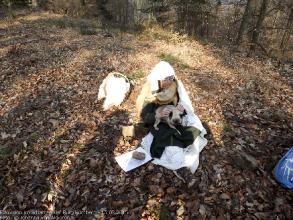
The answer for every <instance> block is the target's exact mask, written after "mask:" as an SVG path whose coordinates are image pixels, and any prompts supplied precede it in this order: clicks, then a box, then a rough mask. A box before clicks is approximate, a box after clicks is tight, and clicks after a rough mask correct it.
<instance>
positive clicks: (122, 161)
mask: <svg viewBox="0 0 293 220" xmlns="http://www.w3.org/2000/svg"><path fill="white" fill-rule="evenodd" d="M134 151H139V152H143V153H144V154H145V159H144V160H137V159H134V158H132V153H133V152H134ZM151 159H152V157H151V156H150V155H149V154H148V153H147V152H146V151H145V150H144V149H143V148H142V147H138V148H137V149H136V150H133V151H130V152H127V153H125V154H122V155H119V156H117V157H115V160H116V161H117V163H118V164H119V166H120V167H121V168H122V169H123V170H124V171H125V172H128V171H130V170H132V169H134V168H136V167H139V166H141V165H143V164H145V163H146V162H148V161H150V160H151Z"/></svg>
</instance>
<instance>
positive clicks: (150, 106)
mask: <svg viewBox="0 0 293 220" xmlns="http://www.w3.org/2000/svg"><path fill="white" fill-rule="evenodd" d="M177 87H178V79H177V78H176V76H175V72H174V70H173V68H172V67H171V65H170V64H169V63H167V62H164V61H161V62H160V63H159V64H157V65H156V66H155V68H154V69H153V71H152V73H151V74H150V75H149V77H148V82H147V83H146V84H145V85H144V86H143V89H142V92H141V94H140V96H139V97H138V100H137V103H138V106H139V107H138V108H140V110H139V113H140V117H141V119H142V121H143V123H144V125H145V126H147V127H148V128H149V130H150V132H151V134H152V135H153V141H152V143H151V147H150V154H151V156H152V157H153V158H160V157H161V156H162V154H163V152H164V150H165V148H166V147H168V146H177V147H180V148H186V147H188V146H189V145H191V144H192V143H193V142H194V141H195V139H196V138H197V137H198V136H199V135H200V133H201V131H200V130H199V129H198V128H196V127H194V126H184V125H182V124H176V125H175V127H176V129H174V128H171V127H170V126H169V125H168V124H167V123H159V125H158V130H157V129H155V128H154V123H155V121H156V119H160V118H165V117H168V116H169V115H170V113H171V111H172V108H171V107H170V105H174V104H175V105H176V108H177V110H179V111H181V112H182V113H184V114H186V109H184V107H183V105H182V104H181V100H180V97H179V94H178V90H177V89H178V88H177ZM174 100H175V103H174ZM162 105H163V106H164V107H163V109H162V110H161V111H156V110H157V109H158V108H159V107H160V106H162ZM178 131H179V132H178Z"/></svg>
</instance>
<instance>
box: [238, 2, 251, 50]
mask: <svg viewBox="0 0 293 220" xmlns="http://www.w3.org/2000/svg"><path fill="white" fill-rule="evenodd" d="M253 1H254V0H248V1H247V4H246V8H245V12H244V14H243V17H242V21H241V25H240V28H239V32H238V36H237V39H236V44H237V45H239V44H240V43H241V41H242V39H243V36H244V33H245V31H246V30H247V27H248V23H249V20H250V18H251V14H252V4H253Z"/></svg>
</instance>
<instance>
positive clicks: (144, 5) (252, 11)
mask: <svg viewBox="0 0 293 220" xmlns="http://www.w3.org/2000/svg"><path fill="white" fill-rule="evenodd" d="M1 2H2V7H6V9H8V10H5V11H6V12H8V13H10V15H11V16H13V8H16V7H21V6H22V7H23V6H27V7H31V8H36V7H41V8H44V9H47V10H52V11H54V12H56V13H62V14H66V15H70V16H74V17H86V18H96V19H97V22H98V24H99V25H100V26H101V27H103V28H107V27H111V26H112V27H113V26H114V27H119V28H121V29H123V30H127V29H132V30H133V29H136V30H137V29H140V28H143V27H145V26H149V25H153V24H159V25H161V26H162V27H163V28H166V29H169V30H172V31H174V32H177V33H180V34H187V35H189V36H193V37H196V38H197V39H201V40H203V41H208V42H214V43H217V44H218V45H227V44H231V45H234V46H236V50H239V49H245V51H246V52H247V53H248V55H250V54H251V53H252V52H255V51H261V52H262V53H263V54H265V55H267V56H269V57H272V58H275V59H277V61H282V62H286V61H291V62H292V59H293V58H292V57H293V48H292V47H293V46H292V45H293V42H292V41H293V40H292V36H291V35H292V29H293V2H292V1H291V0H261V1H258V0H248V1H246V0H182V1H177V0H55V1H54V0H2V1H1ZM290 36H291V37H290ZM234 49H235V48H234Z"/></svg>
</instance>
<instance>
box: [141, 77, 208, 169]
mask: <svg viewBox="0 0 293 220" xmlns="http://www.w3.org/2000/svg"><path fill="white" fill-rule="evenodd" d="M178 94H179V97H180V102H179V104H181V105H182V106H183V107H184V109H185V110H186V112H187V115H185V116H184V118H183V126H193V127H195V128H197V129H199V130H200V131H201V133H200V135H199V136H198V137H197V138H196V139H195V141H194V142H193V144H192V145H190V146H188V147H187V148H180V147H177V146H168V147H166V148H165V150H164V152H163V154H162V156H161V158H160V159H157V158H155V159H154V160H153V161H152V162H153V163H154V164H157V165H161V166H164V167H166V168H168V169H171V170H177V169H180V168H182V167H187V168H189V169H190V171H191V172H192V173H194V172H195V171H196V169H197V167H198V165H199V153H200V152H201V151H202V149H203V148H204V147H205V146H206V144H207V139H205V138H204V135H205V134H206V133H207V132H206V130H205V128H204V127H203V126H202V123H201V121H200V120H199V118H198V116H197V115H195V114H194V109H193V107H192V104H191V101H190V98H189V96H188V94H187V92H186V90H185V88H184V86H183V84H182V82H181V81H178ZM153 138H154V137H153V135H152V134H151V133H148V134H147V135H146V136H145V137H144V138H143V139H142V143H141V146H142V147H143V148H144V149H145V150H146V152H148V153H149V154H150V147H151V144H152V141H153Z"/></svg>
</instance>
